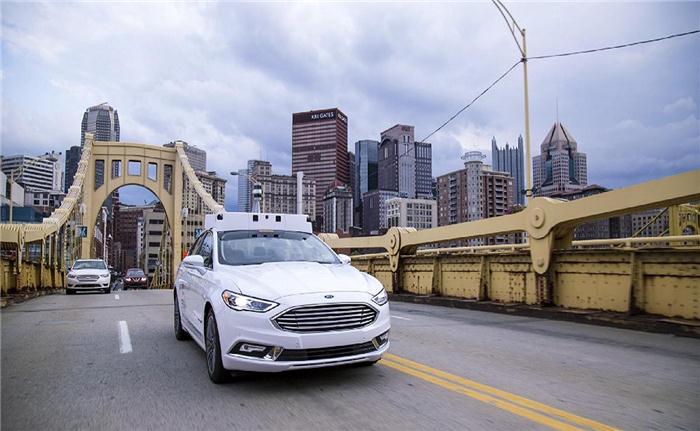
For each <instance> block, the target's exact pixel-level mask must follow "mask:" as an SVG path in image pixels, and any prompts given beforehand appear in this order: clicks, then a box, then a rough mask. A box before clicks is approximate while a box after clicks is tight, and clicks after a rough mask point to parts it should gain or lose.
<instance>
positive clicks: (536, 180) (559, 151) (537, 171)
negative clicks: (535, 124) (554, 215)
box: [532, 120, 588, 196]
mask: <svg viewBox="0 0 700 431" xmlns="http://www.w3.org/2000/svg"><path fill="white" fill-rule="evenodd" d="M577 146H578V143H577V142H576V139H574V137H573V136H572V135H571V133H570V132H569V130H568V129H567V128H566V127H564V125H563V124H562V123H560V122H559V121H558V120H557V122H556V123H554V125H553V126H552V128H551V129H549V132H548V133H547V136H546V137H545V138H544V141H542V145H541V146H540V151H541V152H540V155H539V156H535V157H534V158H533V160H532V171H533V172H532V173H533V187H534V194H535V196H550V195H553V194H557V193H562V192H570V191H574V190H581V189H582V188H584V187H585V186H586V185H588V171H587V164H586V154H585V153H580V152H578V149H577Z"/></svg>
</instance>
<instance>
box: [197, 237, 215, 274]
mask: <svg viewBox="0 0 700 431" xmlns="http://www.w3.org/2000/svg"><path fill="white" fill-rule="evenodd" d="M212 250H213V243H212V234H211V232H208V233H206V234H205V235H204V239H202V244H201V246H200V248H199V253H198V254H199V255H200V256H202V257H203V258H204V266H206V267H208V268H211V267H212V257H213V256H212Z"/></svg>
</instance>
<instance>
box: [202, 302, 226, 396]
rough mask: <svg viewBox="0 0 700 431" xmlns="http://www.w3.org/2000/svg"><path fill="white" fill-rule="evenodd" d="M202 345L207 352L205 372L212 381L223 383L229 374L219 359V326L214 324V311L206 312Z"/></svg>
mask: <svg viewBox="0 0 700 431" xmlns="http://www.w3.org/2000/svg"><path fill="white" fill-rule="evenodd" d="M205 333H206V336H205V337H204V345H205V347H206V352H207V372H208V373H209V378H210V379H211V381H212V382H214V383H217V384H218V383H225V382H227V381H228V380H229V377H230V376H231V374H230V373H229V372H228V371H227V370H226V369H225V368H224V364H223V362H222V361H221V344H219V328H218V327H217V326H216V317H214V312H213V311H211V310H209V312H208V313H207V328H206V330H205Z"/></svg>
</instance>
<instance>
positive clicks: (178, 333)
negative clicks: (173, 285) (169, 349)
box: [173, 296, 190, 341]
mask: <svg viewBox="0 0 700 431" xmlns="http://www.w3.org/2000/svg"><path fill="white" fill-rule="evenodd" d="M173 322H174V326H175V338H176V339H177V340H179V341H185V340H187V339H188V338H190V337H189V334H188V333H187V332H186V331H185V329H184V328H183V327H182V320H181V315H180V303H179V302H178V300H177V296H175V298H174V306H173Z"/></svg>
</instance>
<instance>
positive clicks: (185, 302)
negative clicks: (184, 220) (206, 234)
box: [177, 236, 202, 329]
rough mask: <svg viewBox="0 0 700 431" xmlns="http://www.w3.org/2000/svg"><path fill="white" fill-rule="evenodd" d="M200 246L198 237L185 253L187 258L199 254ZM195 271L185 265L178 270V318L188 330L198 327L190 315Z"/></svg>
mask: <svg viewBox="0 0 700 431" xmlns="http://www.w3.org/2000/svg"><path fill="white" fill-rule="evenodd" d="M201 244H202V237H201V236H200V237H199V238H198V239H197V241H195V242H194V244H192V247H190V250H189V252H188V253H187V255H188V256H194V255H198V254H199V248H200V246H201ZM196 271H197V269H196V268H194V267H192V266H190V265H187V264H182V265H181V266H180V270H179V271H178V280H177V282H178V286H179V289H178V295H179V298H178V299H179V300H180V316H181V317H182V318H183V320H184V321H185V323H186V325H187V327H188V328H194V329H197V328H198V326H197V324H196V319H195V317H194V316H193V315H192V301H193V299H192V283H194V282H195V280H194V277H193V275H192V274H193V273H194V272H196Z"/></svg>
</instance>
